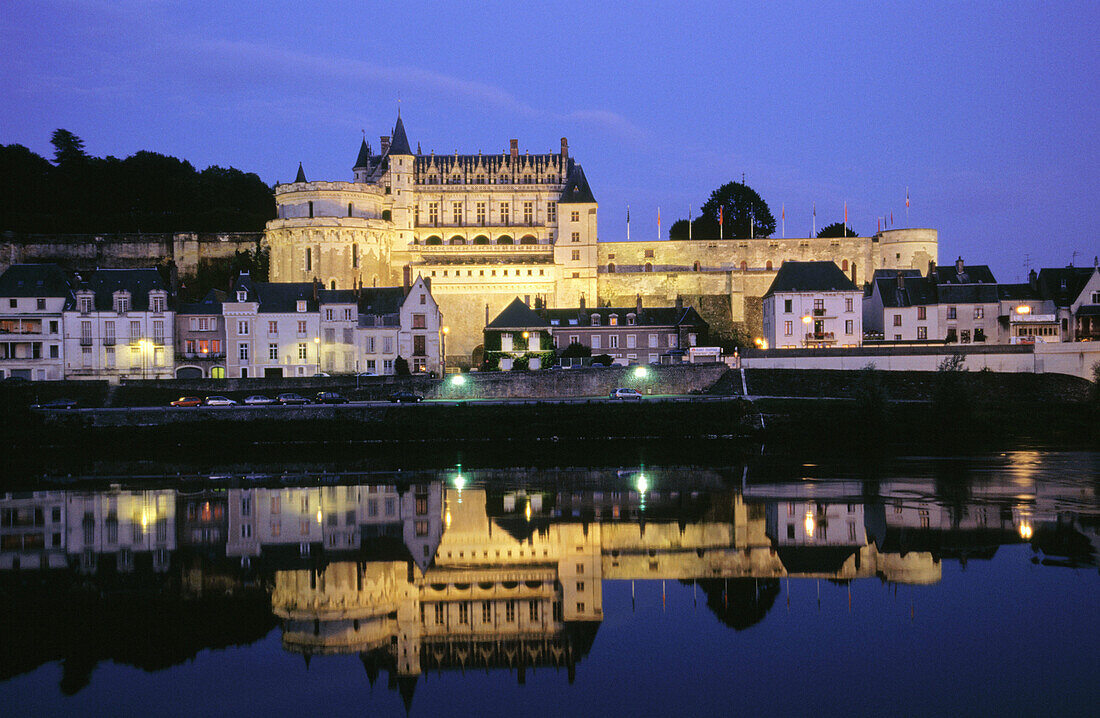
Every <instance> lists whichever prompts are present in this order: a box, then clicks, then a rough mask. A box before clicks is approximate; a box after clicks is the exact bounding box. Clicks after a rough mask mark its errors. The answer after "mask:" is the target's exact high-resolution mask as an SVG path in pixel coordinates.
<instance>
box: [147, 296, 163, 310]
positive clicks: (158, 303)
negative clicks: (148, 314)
mask: <svg viewBox="0 0 1100 718" xmlns="http://www.w3.org/2000/svg"><path fill="white" fill-rule="evenodd" d="M164 304H165V302H164V297H162V296H160V295H153V296H151V297H149V305H150V306H151V307H152V310H153V314H163V313H164Z"/></svg>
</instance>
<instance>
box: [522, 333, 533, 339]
mask: <svg viewBox="0 0 1100 718" xmlns="http://www.w3.org/2000/svg"><path fill="white" fill-rule="evenodd" d="M530 336H531V332H524V333H523V338H524V339H528V338H530Z"/></svg>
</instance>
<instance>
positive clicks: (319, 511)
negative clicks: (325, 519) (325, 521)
mask: <svg viewBox="0 0 1100 718" xmlns="http://www.w3.org/2000/svg"><path fill="white" fill-rule="evenodd" d="M321 518H322V517H321V509H317V523H321Z"/></svg>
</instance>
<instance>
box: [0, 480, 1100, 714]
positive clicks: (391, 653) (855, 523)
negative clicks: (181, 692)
mask: <svg viewBox="0 0 1100 718" xmlns="http://www.w3.org/2000/svg"><path fill="white" fill-rule="evenodd" d="M1019 465H1020V467H1021V468H1020V469H1019V470H1016V469H1013V470H1007V469H1005V470H1004V471H1002V472H997V471H992V472H984V473H981V472H977V473H967V472H964V473H965V474H966V475H964V476H962V477H961V478H960V477H955V478H953V479H945V478H944V477H943V475H942V473H940V474H939V475H936V474H933V475H930V476H925V477H916V478H901V479H892V480H878V481H873V482H868V481H851V480H832V481H819V480H799V481H768V482H761V483H755V482H754V481H753V480H752V479H751V477H750V476H749V475H748V472H747V471H746V470H743V469H741V468H740V467H738V468H731V469H726V470H715V471H700V470H697V469H691V470H687V469H682V470H678V469H654V468H648V469H630V470H621V471H614V472H606V471H542V472H538V473H536V474H523V473H520V472H482V473H476V472H474V473H472V472H469V471H462V470H461V469H460V468H459V469H454V470H450V471H447V472H441V473H432V474H414V475H411V476H409V475H397V474H394V475H388V476H377V475H370V476H358V477H356V476H341V477H338V478H336V479H333V480H331V481H329V480H324V481H322V480H321V479H319V478H312V479H311V478H309V477H299V478H295V479H283V478H281V477H265V476H257V475H253V476H250V477H248V479H247V480H246V479H244V478H243V477H236V478H234V477H218V478H217V479H216V480H215V481H212V482H210V481H208V482H206V483H203V484H195V485H193V486H190V487H189V488H186V489H177V488H136V487H130V486H127V485H125V484H124V483H123V484H114V485H112V486H109V487H106V488H99V489H95V490H84V489H79V490H56V489H47V490H40V491H28V492H8V493H5V494H0V569H3V571H2V576H0V580H2V581H3V590H4V593H5V596H6V599H5V600H6V602H7V604H8V606H9V610H8V611H7V612H6V614H5V617H4V619H3V626H2V628H3V635H5V639H6V640H5V650H4V651H3V652H2V653H0V680H4V679H7V678H10V677H12V676H13V675H16V674H19V673H23V672H25V671H28V670H31V669H33V668H34V667H36V666H38V665H40V664H42V663H44V662H48V661H54V660H61V661H63V667H64V671H63V674H62V678H61V686H60V688H61V690H62V691H63V692H65V693H66V694H72V693H75V692H77V691H79V690H80V689H81V688H82V687H83V686H84V685H86V684H87V682H88V680H89V676H90V674H91V670H92V668H93V667H94V666H95V665H96V663H97V662H99V661H103V660H108V659H110V660H114V661H116V662H122V663H128V664H131V665H136V666H140V667H142V668H146V669H149V670H151V669H157V668H163V667H166V666H169V665H173V664H175V663H179V662H181V661H184V660H187V659H188V658H191V657H194V656H195V655H196V653H197V652H198V651H200V650H202V649H203V648H209V647H222V646H227V645H234V644H245V643H250V642H252V641H255V640H257V639H259V638H261V637H263V636H264V635H266V634H267V633H268V632H269V631H270V630H271V629H272V628H273V627H276V626H277V627H278V628H279V630H280V631H281V640H282V646H283V649H284V650H286V651H288V652H290V653H293V654H298V655H301V656H302V657H303V660H304V661H305V662H306V663H307V665H308V663H309V661H310V660H311V659H312V658H313V657H314V656H324V655H329V654H356V655H358V656H359V658H360V659H361V661H362V663H363V666H364V668H365V670H366V672H367V674H368V677H369V678H370V680H371V682H372V683H373V682H374V680H375V679H376V678H378V676H379V675H380V674H381V673H382V672H383V671H384V672H386V674H387V676H388V684H389V686H390V687H391V688H393V689H395V690H398V691H399V692H400V693H401V695H402V697H403V698H404V699H405V701H406V703H408V701H410V700H411V696H412V692H413V690H414V689H415V686H416V684H417V679H418V677H419V676H420V675H421V674H423V673H425V672H436V671H445V670H450V669H459V670H466V669H472V668H479V669H507V670H509V671H511V672H513V673H514V674H515V676H516V679H517V680H518V681H519V682H521V683H522V682H523V681H524V680H525V675H526V672H527V671H528V670H530V669H532V668H535V667H540V666H552V667H555V668H560V669H564V670H565V671H567V673H568V676H569V680H570V682H572V680H573V678H574V676H575V671H576V668H577V665H578V664H579V663H581V662H582V661H583V659H584V658H585V657H586V656H587V655H588V653H589V651H590V649H591V648H592V646H593V642H594V640H595V638H596V633H597V629H598V627H599V626H600V623H601V622H602V621H603V619H604V614H603V588H604V581H607V580H620V581H631V582H636V581H642V580H660V581H678V582H682V583H686V584H690V585H692V586H693V591H694V592H696V593H697V594H699V595H702V596H703V597H704V600H705V604H706V606H707V607H708V608H709V610H711V611H712V612H713V613H714V614H715V615H716V616H717V618H718V619H719V620H720V621H721V622H722V623H723V624H724V625H726V626H729V627H731V628H733V629H735V630H743V629H746V628H748V627H750V626H753V625H755V624H756V623H758V622H760V621H761V620H763V619H764V617H765V616H766V615H767V614H768V611H769V610H771V609H772V607H773V605H774V604H775V602H776V600H777V598H778V597H779V596H780V594H781V591H782V582H784V581H788V580H790V579H796V580H797V579H818V580H829V581H834V582H851V581H862V580H867V579H876V580H878V581H883V582H888V583H893V584H923V585H927V584H936V583H937V582H939V581H940V580H941V577H942V575H943V565H944V562H945V561H958V562H960V563H965V562H968V561H975V560H987V559H990V558H992V557H993V556H994V554H995V553H996V552H997V551H998V549H999V548H1000V547H1002V546H1005V545H1008V544H1024V543H1026V544H1029V545H1030V547H1031V550H1032V554H1033V557H1034V558H1033V561H1034V562H1035V563H1036V565H1039V566H1046V567H1095V566H1096V561H1097V551H1098V548H1100V531H1098V526H1100V521H1098V515H1100V506H1098V502H1097V501H1096V494H1095V487H1094V486H1093V485H1091V484H1089V483H1087V481H1086V480H1084V479H1079V480H1066V479H1065V477H1061V478H1058V477H1053V478H1052V477H1049V476H1046V475H1044V474H1043V472H1042V471H1041V470H1038V471H1037V470H1036V468H1035V466H1034V465H1033V463H1032V462H1029V461H1021V462H1019Z"/></svg>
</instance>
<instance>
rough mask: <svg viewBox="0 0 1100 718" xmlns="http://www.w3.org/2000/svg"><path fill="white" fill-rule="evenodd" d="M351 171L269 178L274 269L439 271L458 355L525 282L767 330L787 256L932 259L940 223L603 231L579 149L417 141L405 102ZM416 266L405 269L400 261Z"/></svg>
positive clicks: (842, 260)
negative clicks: (831, 229) (786, 231)
mask: <svg viewBox="0 0 1100 718" xmlns="http://www.w3.org/2000/svg"><path fill="white" fill-rule="evenodd" d="M352 172H353V179H352V181H350V182H343V181H313V182H311V181H308V180H307V179H306V176H305V172H304V170H303V168H302V167H301V165H299V168H298V175H297V177H296V178H295V181H294V182H292V183H290V184H280V185H277V186H276V188H275V201H276V207H277V217H276V219H273V220H271V221H270V222H268V224H267V227H266V230H265V242H266V244H267V246H268V247H270V250H271V269H270V279H271V281H273V282H306V281H312V280H314V279H317V280H319V281H321V282H322V283H323V284H324V286H325V287H327V288H330V289H351V288H354V287H355V286H364V287H371V286H388V285H396V284H400V283H402V281H404V280H406V275H408V276H411V277H415V276H416V275H421V276H423V277H424V278H425V279H430V280H431V286H432V294H433V296H434V297H435V298H436V299H437V300H438V302H439V304H440V309H441V311H442V312H443V316H444V322H445V324H446V325H447V332H448V339H447V343H448V355H449V356H451V357H454V358H458V357H462V356H465V357H469V356H470V354H471V353H472V352H473V351H474V349H475V348H476V347H477V345H478V344H480V342H481V336H482V333H481V332H482V329H483V327H484V326H485V324H486V323H487V321H488V319H489V318H491V317H494V316H496V315H497V314H498V313H499V312H500V311H501V310H502V309H503V308H504V307H505V306H507V305H508V303H509V302H511V301H512V300H513V299H515V297H517V296H518V297H522V298H524V300H525V301H528V302H534V301H535V300H536V299H539V300H541V301H542V302H544V303H545V306H548V307H551V308H553V307H576V306H578V305H579V304H580V303H581V300H582V298H584V299H585V300H586V301H587V302H588V303H589V304H590V305H591V304H592V303H593V302H594V301H595V302H597V303H599V304H604V303H610V304H613V305H624V306H625V305H633V304H635V302H636V301H637V299H638V298H639V297H640V298H641V300H642V301H643V303H644V304H645V305H646V306H667V305H670V304H672V303H673V302H674V301H675V300H676V298H677V297H681V298H683V300H684V301H685V303H688V304H690V305H693V306H695V307H696V309H697V310H698V311H699V312H700V314H701V315H703V317H704V318H705V319H706V320H707V322H708V323H710V325H711V327H712V330H713V331H714V333H715V334H716V335H718V336H719V337H721V336H723V335H729V334H730V333H732V331H733V330H734V328H735V327H741V328H744V329H746V330H748V331H749V332H751V333H754V334H759V332H760V326H761V315H760V306H761V304H760V301H761V300H760V298H761V297H762V296H763V295H764V293H765V292H766V291H767V289H768V286H769V285H770V284H771V281H772V280H773V279H774V278H775V272H776V270H778V268H779V265H780V264H782V262H783V261H785V260H802V261H806V260H822V259H825V260H832V261H835V262H836V263H837V265H838V266H840V267H841V269H842V270H843V271H844V272H845V273H847V274H848V275H849V276H850V277H851V278H852V280H853V281H854V282H856V283H857V284H862V283H864V282H866V281H868V280H869V279H870V278H871V275H872V273H873V271H874V270H875V269H883V268H887V269H922V270H923V269H926V268H927V266H928V263H929V262H931V261H936V259H937V252H936V249H937V232H936V230H934V229H897V230H887V231H883V232H879V233H878V234H876V235H874V236H873V237H845V238H816V237H808V238H796V239H777V238H774V237H769V238H760V239H748V238H743V239H724V240H692V241H683V242H680V241H677V242H668V241H628V242H616V241H607V240H606V239H603V240H601V238H600V237H599V236H598V233H597V212H598V204H597V202H596V198H595V196H594V195H593V193H592V189H591V188H590V187H589V184H588V180H587V178H586V177H585V174H584V170H583V169H582V168H581V165H580V164H578V163H577V162H576V161H575V160H574V158H573V157H571V156H570V154H569V144H568V142H567V141H566V138H564V137H563V138H562V139H561V147H560V149H559V151H558V152H550V153H545V154H530V153H529V152H526V151H525V152H523V153H522V154H521V153H520V151H519V142H518V140H515V139H513V140H511V142H510V146H509V148H508V150H507V151H503V152H501V153H500V154H482V153H480V152H478V153H477V154H466V155H460V154H458V153H457V152H456V153H455V154H453V155H436V154H435V153H434V152H429V153H427V154H425V153H423V152H422V151H421V150H420V147H419V145H418V146H417V148H416V150H415V151H414V150H413V149H412V145H411V144H410V143H409V139H408V135H407V134H406V132H405V126H404V123H403V121H402V119H401V117H400V115H399V116H398V118H397V123H396V125H395V126H394V129H393V133H392V135H389V136H383V137H382V138H381V140H380V144H379V147H378V148H377V152H375V151H374V150H373V149H372V148H371V146H370V145H369V144H368V143H367V141H366V139H364V140H363V141H362V143H361V145H360V148H359V155H358V157H357V158H356V160H355V165H354V167H353V168H352ZM406 269H407V270H408V272H406Z"/></svg>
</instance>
